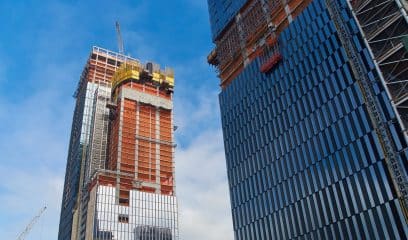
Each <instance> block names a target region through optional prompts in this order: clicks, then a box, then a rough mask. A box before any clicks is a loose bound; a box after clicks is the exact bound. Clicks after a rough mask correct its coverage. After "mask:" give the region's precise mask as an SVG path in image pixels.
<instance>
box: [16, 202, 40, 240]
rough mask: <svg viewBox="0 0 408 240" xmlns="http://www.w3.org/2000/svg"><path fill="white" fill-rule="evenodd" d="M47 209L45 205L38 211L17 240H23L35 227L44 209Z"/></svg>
mask: <svg viewBox="0 0 408 240" xmlns="http://www.w3.org/2000/svg"><path fill="white" fill-rule="evenodd" d="M46 209H47V207H46V206H44V207H43V208H41V209H40V211H39V212H38V214H37V215H36V216H35V217H33V219H31V221H30V223H29V224H28V225H27V227H26V228H25V229H24V231H23V232H21V233H20V235H19V236H18V238H17V240H23V239H24V238H25V237H26V236H27V234H28V233H29V232H30V231H31V229H32V228H33V226H34V224H36V223H37V221H38V219H40V217H41V215H42V214H43V213H44V211H45V210H46Z"/></svg>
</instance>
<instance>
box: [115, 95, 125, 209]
mask: <svg viewBox="0 0 408 240" xmlns="http://www.w3.org/2000/svg"><path fill="white" fill-rule="evenodd" d="M119 98H120V102H121V104H120V112H119V131H118V135H119V136H118V160H117V163H116V172H117V175H116V196H117V198H116V200H117V201H118V203H119V196H120V177H119V173H120V163H121V159H122V140H123V132H122V131H123V114H124V106H125V97H124V96H123V94H121V95H120V96H119Z"/></svg>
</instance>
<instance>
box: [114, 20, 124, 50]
mask: <svg viewBox="0 0 408 240" xmlns="http://www.w3.org/2000/svg"><path fill="white" fill-rule="evenodd" d="M116 35H117V38H118V50H119V53H120V54H124V53H125V49H124V46H123V39H122V34H121V33H120V25H119V22H118V21H116Z"/></svg>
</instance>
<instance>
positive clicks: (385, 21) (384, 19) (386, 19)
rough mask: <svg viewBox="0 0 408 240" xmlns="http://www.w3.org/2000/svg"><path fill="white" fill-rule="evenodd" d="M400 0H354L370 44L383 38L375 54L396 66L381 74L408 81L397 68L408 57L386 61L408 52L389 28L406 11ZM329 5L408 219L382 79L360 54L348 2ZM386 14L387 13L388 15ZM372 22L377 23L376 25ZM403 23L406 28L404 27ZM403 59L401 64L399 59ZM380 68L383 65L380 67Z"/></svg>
mask: <svg viewBox="0 0 408 240" xmlns="http://www.w3.org/2000/svg"><path fill="white" fill-rule="evenodd" d="M391 2H392V3H395V4H396V5H393V4H392V3H391ZM397 2H398V0H395V1H394V0H391V1H388V2H385V3H384V2H383V1H381V2H380V1H374V0H373V1H354V2H353V4H354V8H355V9H356V10H357V13H360V14H362V15H365V18H364V17H362V15H360V18H362V20H361V21H360V20H357V22H359V24H361V23H364V25H362V26H360V29H363V33H364V35H365V38H366V42H367V43H368V46H369V47H371V48H372V46H371V45H372V44H370V41H382V44H383V46H381V49H380V48H375V49H374V51H373V52H376V53H377V54H378V55H374V57H375V59H376V60H377V61H378V60H380V61H381V62H383V61H386V62H385V63H384V64H387V63H388V64H394V65H395V69H394V70H395V71H393V72H381V71H378V74H379V75H381V74H382V75H383V76H384V75H385V76H386V77H389V78H388V79H392V78H394V74H397V76H395V78H396V77H398V76H400V77H402V78H403V79H401V80H402V81H406V80H407V79H406V77H407V74H406V71H407V68H405V69H398V70H397V68H399V67H401V66H403V65H404V64H405V63H404V62H406V61H407V59H400V60H397V59H395V58H394V60H393V61H391V62H387V60H386V59H389V58H390V57H391V56H392V55H393V53H395V52H398V51H399V50H400V49H402V51H403V52H405V53H403V55H404V56H405V55H406V51H405V49H404V48H403V47H402V46H400V45H402V43H401V41H402V36H405V35H402V36H401V35H398V36H394V34H393V33H395V32H396V28H393V30H390V29H389V28H390V27H391V26H392V24H393V23H395V21H396V20H395V19H396V18H397V16H398V15H399V13H405V12H404V11H402V12H401V11H400V10H399V9H398V8H396V7H398V4H397ZM370 3H371V4H370ZM388 4H390V5H388ZM326 5H327V8H328V10H329V12H330V15H331V18H332V19H333V21H334V23H335V26H336V29H337V32H338V36H339V38H340V41H341V43H342V45H343V47H344V49H345V51H346V55H347V57H348V59H349V61H350V66H351V69H352V72H353V75H354V78H355V79H356V81H357V83H358V84H359V87H360V90H361V93H362V95H363V97H364V100H365V103H366V107H367V112H368V113H369V116H370V120H371V123H372V124H373V127H374V129H375V131H376V134H377V137H378V140H379V142H380V144H381V148H382V150H383V152H384V158H385V163H386V165H387V169H388V172H389V174H390V176H391V178H392V183H393V187H394V189H395V191H396V193H397V196H398V199H399V201H400V203H401V206H402V210H403V213H404V215H405V220H406V221H407V222H408V178H407V173H406V170H405V167H404V165H405V164H404V163H403V162H402V159H401V157H400V156H399V152H398V150H397V149H396V147H395V145H394V143H393V140H392V139H393V138H392V134H391V131H390V127H389V123H388V122H387V119H386V117H385V116H384V114H383V111H382V110H381V109H382V106H381V104H380V102H379V100H378V99H377V97H376V93H375V89H374V84H375V82H376V81H380V80H379V79H378V78H377V77H373V78H375V79H370V77H369V70H367V69H366V67H365V63H364V61H363V58H362V56H361V52H360V51H359V49H358V46H359V45H358V44H356V42H357V41H355V40H354V39H353V38H352V34H351V32H350V30H348V27H347V22H346V21H347V19H345V17H344V14H343V10H345V9H346V8H345V6H342V5H341V3H338V2H337V1H335V0H326ZM384 6H387V7H385V9H384ZM399 6H401V5H399ZM378 7H380V8H381V9H382V10H383V11H379V10H380V9H377V8H378ZM364 9H366V10H364ZM393 10H394V11H393ZM364 11H365V12H364ZM370 11H372V12H371V13H369V14H368V15H367V13H368V12H370ZM383 14H385V16H384V15H383ZM390 14H391V15H390ZM355 16H357V19H358V14H357V15H355ZM398 18H400V21H398V22H399V24H398V27H400V28H402V29H400V30H398V32H399V34H401V33H404V32H407V31H408V25H406V24H407V22H406V20H407V19H406V14H405V16H404V15H403V14H402V15H401V16H398ZM402 22H405V25H402V24H401V23H402ZM400 24H401V25H400ZM372 25H376V26H375V28H374V27H373V26H372ZM404 27H405V30H404V29H403V28H404ZM364 29H365V30H364ZM381 35H382V36H383V38H382V39H376V37H377V36H381ZM391 36H393V37H391ZM389 37H391V38H389ZM387 41H390V42H387ZM398 46H399V47H398ZM374 47H378V45H377V44H376V43H374ZM398 56H399V55H398ZM401 61H402V64H401V63H400V62H401ZM381 62H380V67H381ZM405 67H406V65H405ZM380 70H382V69H381V68H380ZM386 70H388V68H386ZM401 71H402V73H401ZM404 72H405V74H404ZM404 79H405V80H404ZM406 83H407V82H406ZM406 83H405V85H401V87H404V88H405V87H406ZM385 84H386V87H389V84H390V82H387V81H385ZM404 88H402V89H399V91H398V94H397V95H394V93H396V92H393V91H389V94H391V95H390V99H392V100H394V101H395V98H398V97H400V95H404V96H408V92H407V89H406V88H405V89H404ZM388 90H390V89H388Z"/></svg>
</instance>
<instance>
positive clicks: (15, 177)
mask: <svg viewBox="0 0 408 240" xmlns="http://www.w3.org/2000/svg"><path fill="white" fill-rule="evenodd" d="M116 20H119V21H120V23H121V29H122V35H123V38H124V42H125V52H126V53H128V54H130V55H131V56H132V57H135V58H139V59H141V60H142V61H147V60H153V61H155V62H157V63H159V64H161V65H162V66H170V67H173V68H174V69H175V72H176V90H175V91H176V93H175V122H176V124H177V125H178V126H179V129H178V130H177V132H176V138H177V143H178V148H177V149H176V174H177V178H176V181H177V194H178V197H179V204H180V233H181V237H182V239H196V240H200V239H209V240H211V239H232V223H231V216H230V209H229V201H230V200H229V196H228V188H227V178H226V170H225V160H224V150H223V144H222V133H221V124H220V116H219V107H218V93H219V87H218V79H217V77H216V75H215V73H214V69H213V68H212V67H210V66H208V64H207V63H206V55H207V53H208V52H209V51H210V50H211V48H212V46H213V45H212V43H211V37H210V27H209V22H208V13H207V1H205V0H175V1H165V0H163V1H159V0H133V1H102V0H99V1H96V0H95V1H93V0H89V1H49V0H44V1H38V0H35V1H34V0H31V1H29V0H25V1H18V0H17V1H11V0H10V1H7V0H2V1H0V134H1V135H0V203H1V204H0V239H15V238H16V237H17V235H18V233H19V232H21V231H22V230H23V229H24V227H25V225H26V224H27V223H28V222H29V220H30V219H31V218H32V217H33V216H34V215H35V214H36V213H37V212H38V210H39V209H40V208H41V207H42V206H43V205H44V204H47V206H48V207H49V208H48V210H47V211H46V212H45V214H44V216H43V217H42V218H41V220H40V221H39V222H38V224H37V225H36V226H34V228H33V230H32V232H31V233H30V234H29V236H28V237H27V239H40V240H48V239H50V240H51V239H56V238H57V232H58V221H59V211H60V204H61V192H62V187H63V178H64V173H65V164H66V156H67V148H68V141H69V134H70V127H71V121H72V113H73V108H74V101H75V99H74V98H73V97H72V95H73V93H74V91H75V87H76V84H77V82H78V79H79V76H80V74H81V71H82V68H83V66H84V64H85V62H86V59H87V57H88V55H89V52H90V50H91V47H92V46H93V45H97V46H100V47H103V48H107V49H112V50H116V49H117V42H116V33H115V26H114V23H115V21H116ZM209 229H210V230H209Z"/></svg>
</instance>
